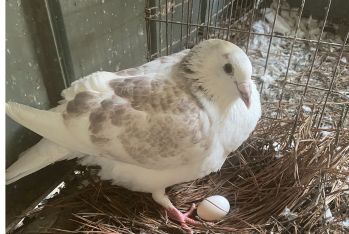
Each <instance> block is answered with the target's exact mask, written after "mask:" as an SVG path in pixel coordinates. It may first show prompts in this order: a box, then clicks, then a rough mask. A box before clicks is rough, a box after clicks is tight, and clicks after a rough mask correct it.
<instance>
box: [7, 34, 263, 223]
mask: <svg viewBox="0 0 349 234" xmlns="http://www.w3.org/2000/svg"><path fill="white" fill-rule="evenodd" d="M251 74H252V66H251V63H250V61H249V59H248V57H247V56H246V54H245V53H244V52H243V51H242V50H241V49H240V48H238V47H237V46H235V45H234V44H232V43H229V42H226V41H222V40H218V39H212V40H207V41H204V42H201V43H200V44H199V45H197V46H195V47H194V48H193V49H192V50H184V51H182V52H179V53H177V54H173V55H171V56H166V57H161V58H159V59H157V60H154V61H152V62H149V63H147V64H145V65H143V66H140V67H137V68H131V69H127V70H124V71H121V72H117V73H110V72H96V73H93V74H91V75H89V76H86V77H84V78H82V79H80V80H77V81H75V82H73V83H72V85H71V87H70V88H67V89H65V90H64V91H63V92H62V96H63V98H64V99H63V100H62V101H61V102H60V105H59V106H57V107H56V108H54V109H52V110H48V111H44V110H37V109H34V108H31V107H28V106H24V105H21V104H17V103H8V104H6V113H7V115H9V116H10V117H11V118H12V119H13V120H15V121H16V122H18V123H20V124H22V125H23V126H25V127H27V128H29V129H30V130H32V131H34V132H36V133H38V134H40V135H42V136H43V137H44V138H43V139H42V140H41V141H40V142H39V143H38V144H37V145H35V146H33V147H32V148H31V149H29V150H27V151H26V152H24V153H23V154H22V155H21V157H20V158H19V160H18V161H17V162H15V163H14V164H13V165H11V166H10V167H9V168H8V169H7V183H12V182H14V181H16V180H18V179H20V178H22V177H23V176H26V175H28V174H30V173H33V172H35V171H37V170H39V169H41V168H43V167H45V166H47V165H49V164H52V163H54V162H56V161H60V160H65V159H71V158H74V157H79V158H81V160H80V162H81V163H82V164H84V165H92V164H97V165H100V166H101V170H100V176H101V178H102V179H106V180H112V181H113V183H115V184H117V185H121V186H124V187H126V188H128V189H130V190H135V191H141V192H149V193H152V194H153V198H154V200H155V201H157V202H158V203H160V204H161V205H162V206H164V207H165V208H166V209H167V210H168V211H169V212H170V213H172V214H173V216H174V218H175V219H177V220H178V221H180V222H181V223H182V225H183V227H184V228H187V226H186V224H185V222H187V221H188V220H190V219H189V218H188V217H187V216H185V215H182V214H180V213H178V210H176V209H175V208H174V207H173V205H172V204H171V202H170V201H169V199H168V198H167V197H166V195H165V188H166V187H168V186H171V185H173V184H177V183H181V182H185V181H190V180H194V179H197V178H200V177H203V176H205V175H208V174H209V173H211V172H215V171H218V170H219V169H220V168H221V166H222V164H223V163H224V161H225V159H226V156H227V155H228V154H229V153H230V152H232V151H234V150H236V149H237V148H238V147H239V146H240V145H241V144H242V142H243V141H245V140H246V139H247V138H248V136H249V134H250V133H251V132H252V131H253V129H254V128H255V126H256V123H257V121H258V119H259V118H260V115H261V106H260V100H259V94H258V91H257V89H256V87H255V84H254V83H253V82H252V80H251ZM189 223H190V222H189Z"/></svg>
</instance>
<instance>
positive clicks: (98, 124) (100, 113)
mask: <svg viewBox="0 0 349 234" xmlns="http://www.w3.org/2000/svg"><path fill="white" fill-rule="evenodd" d="M106 119H107V112H106V111H105V110H103V108H98V109H96V110H95V111H93V112H91V114H90V117H89V120H90V127H89V130H90V131H91V132H92V133H94V134H96V133H98V132H100V131H101V130H102V128H103V122H104V121H105V120H106Z"/></svg>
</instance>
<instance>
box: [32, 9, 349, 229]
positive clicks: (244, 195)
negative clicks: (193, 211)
mask: <svg viewBox="0 0 349 234" xmlns="http://www.w3.org/2000/svg"><path fill="white" fill-rule="evenodd" d="M284 15H285V14H284ZM256 22H258V21H256ZM304 22H305V23H307V22H309V20H308V21H304ZM312 23H313V24H314V22H312ZM319 23H321V22H319ZM259 24H262V23H259ZM263 24H265V22H264V23H263ZM267 26H268V25H267ZM269 27H270V23H269ZM265 28H268V27H266V26H265ZM291 28H292V27H291ZM305 36H307V35H305ZM309 36H311V35H308V37H309ZM325 36H326V35H325ZM330 37H332V38H334V39H333V40H337V42H339V41H338V40H339V39H338V37H336V36H334V35H332V34H330V33H328V35H327V39H329V40H330V39H331V38H330ZM264 38H266V37H263V36H257V37H254V38H251V40H254V41H252V43H251V45H252V48H251V52H250V57H251V60H252V62H253V64H254V67H255V68H256V69H255V77H256V78H257V82H259V84H260V85H261V84H262V83H263V85H264V87H263V89H262V98H263V101H264V104H263V110H264V116H265V118H263V119H262V120H261V121H260V123H259V124H258V126H257V129H256V130H255V132H254V133H253V135H252V136H251V137H250V139H249V140H248V141H247V142H246V143H244V144H243V145H242V146H241V147H240V149H239V150H238V151H236V152H234V153H233V154H232V155H230V156H229V158H228V159H227V161H226V162H225V164H224V166H223V168H222V170H221V171H220V172H219V173H214V174H211V175H209V176H207V177H205V178H202V179H199V180H196V181H193V182H189V183H183V184H179V185H175V186H172V187H170V188H169V189H168V191H167V193H168V195H169V196H170V198H171V200H172V202H173V203H174V205H175V206H176V207H178V208H180V209H182V210H183V211H185V210H187V209H188V208H189V207H190V205H191V204H192V203H198V202H200V201H201V200H203V199H204V198H205V197H207V196H210V195H214V194H220V195H223V196H225V197H227V198H228V200H229V201H230V203H231V206H232V208H231V212H230V213H229V214H228V216H227V217H226V218H224V219H223V220H221V221H219V222H217V223H214V224H212V223H211V224H207V223H204V226H202V227H196V228H194V230H195V231H197V232H199V233H234V232H239V233H240V232H241V233H250V232H252V233H305V232H308V231H309V232H311V233H325V232H326V233H344V232H348V231H349V224H348V223H349V208H348V206H349V205H348V204H349V131H348V128H349V126H348V125H349V123H348V121H345V117H346V116H347V115H348V109H349V108H348V97H347V96H346V92H347V91H348V89H349V87H348V85H349V83H348V82H349V69H348V66H347V63H346V61H345V60H344V59H343V61H342V62H341V64H340V65H341V66H340V67H339V71H338V72H337V76H338V78H337V81H336V85H335V90H336V92H337V94H336V95H331V96H330V99H329V102H328V105H327V107H326V109H325V115H324V118H323V122H322V124H321V126H320V129H317V128H316V127H315V126H316V123H317V121H318V116H319V111H320V110H321V107H322V105H319V103H322V102H323V99H322V98H319V96H321V97H323V96H324V95H323V94H321V95H320V93H319V91H318V90H312V89H309V92H308V93H307V96H306V98H305V99H304V102H303V106H302V111H301V112H300V118H299V119H298V123H297V128H296V129H295V135H294V137H293V138H292V139H291V141H290V139H289V133H290V129H292V127H293V121H294V113H295V110H296V108H297V104H298V102H299V100H300V96H301V93H302V89H303V87H301V86H295V87H294V88H290V87H288V88H287V91H285V92H286V93H285V95H284V102H282V103H281V106H280V108H278V106H277V103H278V101H277V100H278V98H279V97H280V87H282V85H283V83H282V82H281V80H277V79H275V78H279V77H283V76H284V72H285V71H286V68H287V62H288V56H289V50H290V46H291V45H290V41H287V42H286V41H284V40H282V39H275V40H273V41H272V47H271V55H270V61H269V64H271V65H270V66H268V70H267V71H266V73H264V71H262V68H261V67H262V66H264V63H263V61H265V54H264V53H265V51H263V50H266V48H267V47H263V46H262V47H260V46H259V47H258V48H257V47H253V46H254V45H258V44H261V43H265V41H264V40H265V39H264ZM331 40H332V39H331ZM253 43H255V44H253ZM260 48H262V49H260ZM313 52H314V48H313V47H311V46H309V44H304V43H303V44H299V43H297V45H296V46H295V48H294V56H295V57H296V58H297V60H296V61H293V62H291V66H290V72H289V75H288V76H289V77H290V78H289V79H290V80H289V81H291V82H295V83H296V84H302V82H304V76H305V77H306V76H307V74H308V73H309V70H307V69H306V68H307V67H309V61H311V59H310V58H311V56H312V55H311V54H312V53H313ZM307 54H309V56H307ZM338 54H339V52H338V47H337V48H336V49H333V48H327V49H326V48H325V49H324V48H322V49H321V50H319V54H318V56H319V59H317V60H316V63H315V66H314V71H313V74H315V75H313V76H312V77H311V80H310V84H312V85H314V86H317V87H323V88H328V87H329V86H328V84H329V80H330V78H331V77H332V74H333V68H334V65H335V62H334V61H335V58H336V56H338ZM344 57H345V58H346V57H348V53H347V51H345V53H344ZM302 59H303V60H302ZM261 74H262V75H261ZM268 76H269V77H268ZM270 77H271V78H270ZM268 79H269V80H268ZM289 90H291V91H289ZM287 92H288V93H287ZM276 115H278V118H274V117H275V116H276ZM346 118H348V117H346ZM338 128H339V129H340V131H336V129H338ZM319 133H320V134H319ZM97 171H98V169H95V168H81V169H80V170H76V171H75V173H73V174H74V175H73V176H72V178H71V179H70V180H69V181H67V183H66V188H65V189H63V190H62V192H61V193H60V194H59V195H57V196H56V197H54V198H51V199H49V200H47V201H46V202H45V204H44V205H42V206H41V207H38V208H37V209H36V210H34V211H33V212H32V213H31V214H29V215H28V216H29V218H27V220H29V222H30V221H31V220H33V219H34V220H35V218H38V217H45V216H50V215H51V216H52V214H54V215H56V216H60V217H61V219H60V222H58V221H57V222H55V224H51V225H48V226H49V227H48V228H47V227H46V228H43V229H41V231H42V232H45V233H103V234H105V233H159V234H160V233H182V230H181V228H180V226H179V225H178V224H177V223H176V222H173V221H171V220H168V219H167V217H166V214H165V213H164V211H163V209H162V208H161V207H160V206H159V205H158V204H156V203H155V202H154V201H153V200H152V198H151V196H150V195H149V194H144V193H137V192H131V191H128V190H126V189H123V188H120V187H118V186H112V185H111V184H110V183H109V182H108V181H100V180H99V179H98V177H97V176H96V172H97ZM196 218H198V217H197V216H196Z"/></svg>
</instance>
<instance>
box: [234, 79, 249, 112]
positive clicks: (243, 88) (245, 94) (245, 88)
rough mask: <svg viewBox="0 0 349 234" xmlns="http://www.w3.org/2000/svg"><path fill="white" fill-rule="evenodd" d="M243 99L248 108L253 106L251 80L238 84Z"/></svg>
mask: <svg viewBox="0 0 349 234" xmlns="http://www.w3.org/2000/svg"><path fill="white" fill-rule="evenodd" d="M237 87H238V90H239V92H240V96H241V99H242V101H244V103H245V105H246V107H247V108H250V106H251V84H250V82H243V83H240V84H238V85H237Z"/></svg>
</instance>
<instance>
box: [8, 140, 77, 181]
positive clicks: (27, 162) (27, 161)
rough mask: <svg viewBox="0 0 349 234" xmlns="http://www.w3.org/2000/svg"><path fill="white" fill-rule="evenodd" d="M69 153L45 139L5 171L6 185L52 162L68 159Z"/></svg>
mask: <svg viewBox="0 0 349 234" xmlns="http://www.w3.org/2000/svg"><path fill="white" fill-rule="evenodd" d="M70 155H71V152H70V151H69V150H68V149H66V148H63V147H61V146H59V145H57V144H55V143H53V142H51V141H49V140H47V139H42V140H41V141H40V142H39V143H37V144H36V145H34V146H33V147H31V148H29V149H28V150H26V151H24V152H23V153H22V154H21V155H20V157H19V159H18V160H17V161H16V162H15V163H14V164H12V165H11V166H10V167H9V168H8V169H7V170H6V184H11V183H13V182H15V181H17V180H19V179H21V178H23V177H25V176H27V175H29V174H31V173H34V172H36V171H38V170H40V169H42V168H44V167H46V166H48V165H50V164H53V163H54V162H57V161H61V160H65V159H69V158H70Z"/></svg>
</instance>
